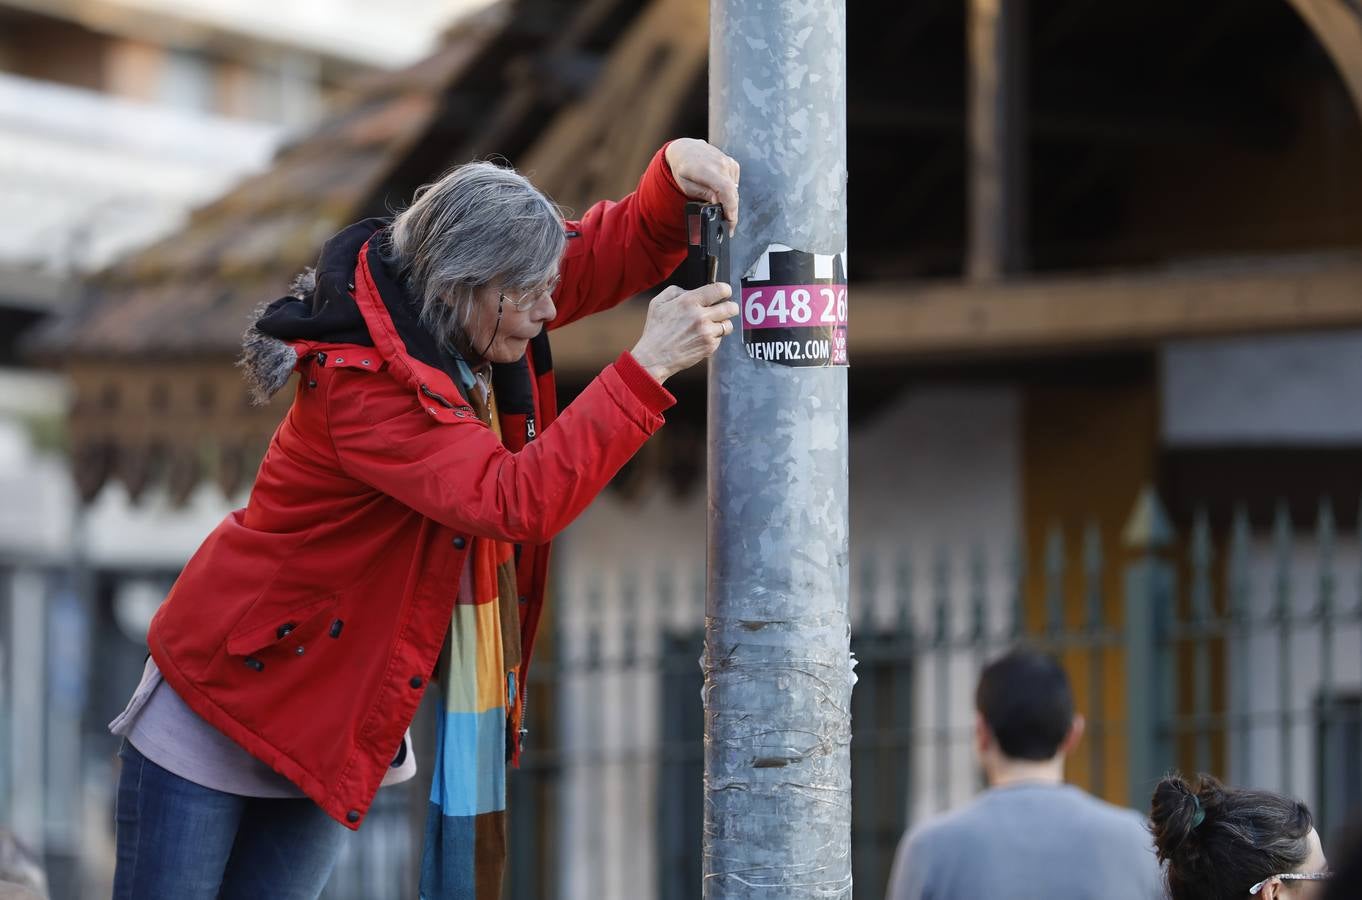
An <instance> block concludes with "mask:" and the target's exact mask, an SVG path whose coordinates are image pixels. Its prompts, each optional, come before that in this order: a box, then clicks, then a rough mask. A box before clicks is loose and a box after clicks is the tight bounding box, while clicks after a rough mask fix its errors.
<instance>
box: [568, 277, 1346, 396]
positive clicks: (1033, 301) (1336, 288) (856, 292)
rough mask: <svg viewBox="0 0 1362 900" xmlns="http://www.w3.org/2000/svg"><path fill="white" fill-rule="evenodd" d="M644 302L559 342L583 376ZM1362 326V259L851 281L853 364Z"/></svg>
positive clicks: (617, 342) (636, 329)
mask: <svg viewBox="0 0 1362 900" xmlns="http://www.w3.org/2000/svg"><path fill="white" fill-rule="evenodd" d="M644 313H645V307H644V305H643V304H642V303H641V302H638V301H635V302H633V303H627V304H624V305H623V306H621V307H619V308H617V309H615V310H613V311H611V312H608V313H603V314H601V315H598V316H593V317H591V318H590V319H589V320H587V321H586V322H585V323H583V324H580V325H575V326H573V327H571V328H567V329H564V330H563V331H561V332H558V333H556V334H555V335H554V342H553V355H554V363H555V365H556V366H557V367H558V368H559V369H560V370H562V371H564V372H571V373H576V374H583V373H588V372H590V371H593V370H595V369H599V368H602V367H604V366H605V365H607V364H608V363H609V362H610V361H611V360H612V359H614V358H615V356H617V355H618V354H619V352H620V351H621V350H625V349H628V348H630V347H632V346H633V345H634V342H635V341H637V340H638V336H639V333H640V332H641V331H642V328H643V318H644ZM1347 327H1353V328H1359V327H1362V257H1351V256H1349V257H1344V258H1336V259H1330V260H1327V261H1319V260H1303V261H1283V262H1281V263H1280V264H1278V265H1275V266H1271V267H1267V266H1264V267H1257V268H1254V269H1251V270H1250V269H1238V270H1229V271H1218V272H1208V271H1201V272H1183V273H1173V272H1167V273H1127V274H1117V275H1090V276H1068V277H1055V278H1044V279H1040V278H1037V279H1028V280H1013V281H1002V282H996V283H992V284H970V283H967V282H950V283H939V282H937V283H931V282H899V283H870V284H853V285H852V289H851V364H852V365H853V366H855V365H873V366H897V365H911V364H915V363H921V362H957V361H958V362H970V361H976V360H978V361H982V360H994V359H1000V358H1022V357H1028V356H1044V355H1055V354H1084V353H1097V352H1103V351H1106V350H1110V349H1113V348H1141V347H1154V346H1156V345H1157V344H1158V343H1160V342H1161V341H1166V340H1172V339H1176V338H1188V337H1206V336H1217V335H1233V334H1252V333H1271V332H1284V331H1306V330H1312V329H1328V328H1347Z"/></svg>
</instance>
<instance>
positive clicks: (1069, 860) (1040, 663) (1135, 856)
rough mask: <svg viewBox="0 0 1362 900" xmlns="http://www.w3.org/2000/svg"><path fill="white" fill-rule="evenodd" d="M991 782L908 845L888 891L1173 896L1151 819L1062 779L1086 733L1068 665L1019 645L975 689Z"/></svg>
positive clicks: (1131, 898) (1058, 898)
mask: <svg viewBox="0 0 1362 900" xmlns="http://www.w3.org/2000/svg"><path fill="white" fill-rule="evenodd" d="M975 707H976V710H977V715H976V718H975V749H976V750H977V752H978V754H979V761H980V763H981V765H982V766H983V770H984V775H985V777H986V779H987V781H988V789H987V790H985V791H984V792H983V793H982V794H980V795H979V796H978V797H976V798H975V799H974V800H973V801H972V802H971V803H970V804H969V805H967V806H965V807H963V808H962V809H958V810H955V811H953V812H950V813H946V814H944V815H941V816H937V817H934V818H932V819H930V820H928V821H926V822H924V823H923V824H922V825H920V826H919V827H917V828H915V829H913V830H912V831H911V832H909V833H908V835H907V836H906V837H905V838H904V839H903V841H902V842H901V843H900V844H899V849H898V854H897V855H896V856H895V859H894V871H893V874H892V875H891V877H890V880H889V894H888V900H1004V898H1006V900H1031V898H1034V900H1156V898H1163V897H1165V896H1166V895H1165V893H1164V889H1163V884H1162V876H1161V875H1160V872H1159V866H1158V863H1157V861H1156V860H1155V857H1154V842H1153V840H1152V839H1151V838H1150V835H1149V832H1148V831H1147V830H1146V828H1145V821H1144V818H1143V817H1142V816H1140V815H1139V814H1137V813H1135V812H1134V811H1132V810H1128V809H1121V808H1120V807H1116V806H1112V805H1111V804H1109V803H1107V802H1105V801H1103V800H1099V799H1097V798H1096V797H1093V796H1091V795H1090V794H1087V793H1085V792H1083V791H1081V790H1079V789H1078V788H1076V787H1073V786H1072V785H1066V784H1064V759H1065V757H1066V756H1067V755H1068V754H1069V752H1070V751H1071V750H1072V749H1073V748H1074V746H1075V745H1076V744H1077V743H1078V741H1079V739H1080V738H1081V737H1082V736H1083V717H1082V716H1080V715H1077V714H1076V713H1075V712H1074V701H1073V691H1072V689H1071V688H1070V686H1069V679H1068V677H1067V676H1066V675H1065V674H1064V670H1063V669H1062V668H1061V667H1060V665H1059V663H1058V662H1056V661H1055V660H1054V659H1053V658H1051V657H1049V656H1044V655H1042V654H1038V653H1031V652H1023V651H1016V652H1013V653H1010V654H1008V655H1007V656H1004V657H1003V658H1001V659H999V660H996V661H995V662H993V663H991V664H990V665H989V666H988V667H987V668H985V669H984V671H983V674H982V675H981V676H980V678H979V686H978V689H977V691H976V693H975Z"/></svg>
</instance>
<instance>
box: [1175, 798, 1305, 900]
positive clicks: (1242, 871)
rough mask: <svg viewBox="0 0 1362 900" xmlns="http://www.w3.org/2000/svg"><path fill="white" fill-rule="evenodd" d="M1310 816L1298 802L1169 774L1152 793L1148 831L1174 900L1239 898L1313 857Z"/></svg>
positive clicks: (1224, 899) (1293, 869) (1228, 899)
mask: <svg viewBox="0 0 1362 900" xmlns="http://www.w3.org/2000/svg"><path fill="white" fill-rule="evenodd" d="M1312 828H1314V822H1313V820H1312V819H1311V816H1310V810H1309V808H1308V807H1306V805H1305V804H1304V803H1301V802H1300V801H1299V800H1296V799H1295V798H1293V797H1287V796H1284V795H1282V794H1274V793H1272V792H1271V791H1257V790H1249V789H1244V788H1227V787H1225V786H1224V785H1222V784H1221V783H1220V782H1219V781H1216V780H1215V779H1214V778H1212V777H1211V776H1209V775H1200V776H1198V777H1197V780H1196V782H1195V783H1189V782H1187V781H1185V780H1183V778H1182V777H1181V776H1179V775H1176V774H1173V775H1168V776H1167V777H1165V778H1164V779H1163V780H1162V781H1160V782H1159V783H1158V786H1157V787H1155V788H1154V799H1153V802H1152V804H1151V807H1150V813H1149V829H1150V831H1151V832H1153V835H1154V848H1155V850H1157V851H1158V858H1159V861H1160V862H1162V863H1166V866H1165V867H1164V876H1165V878H1166V880H1167V882H1168V894H1169V896H1170V897H1171V898H1172V900H1238V898H1240V897H1247V896H1248V889H1249V886H1250V885H1252V884H1255V883H1257V882H1259V881H1262V880H1263V879H1264V878H1270V877H1272V876H1273V875H1280V874H1283V873H1286V872H1294V871H1296V869H1297V868H1298V867H1299V866H1300V865H1301V864H1302V863H1304V862H1305V861H1306V859H1308V858H1309V856H1310V841H1309V835H1310V830H1311V829H1312Z"/></svg>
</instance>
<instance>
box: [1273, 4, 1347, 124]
mask: <svg viewBox="0 0 1362 900" xmlns="http://www.w3.org/2000/svg"><path fill="white" fill-rule="evenodd" d="M1286 2H1287V3H1290V4H1291V6H1292V8H1293V9H1295V10H1296V12H1297V13H1298V14H1299V15H1300V17H1301V18H1302V19H1304V20H1305V24H1307V25H1309V26H1310V30H1311V31H1313V32H1314V33H1315V37H1316V38H1318V39H1319V42H1320V43H1321V44H1323V45H1324V49H1325V51H1326V52H1328V54H1329V58H1330V59H1332V60H1333V63H1334V66H1335V67H1337V69H1338V74H1339V77H1341V78H1342V79H1343V83H1344V85H1346V86H1347V88H1348V93H1349V94H1350V95H1352V100H1353V106H1354V107H1355V108H1356V109H1357V114H1358V116H1360V117H1362V11H1359V10H1358V8H1357V5H1356V4H1355V3H1353V2H1350V0H1286Z"/></svg>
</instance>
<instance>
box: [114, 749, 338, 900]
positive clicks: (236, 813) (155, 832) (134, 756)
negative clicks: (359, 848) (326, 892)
mask: <svg viewBox="0 0 1362 900" xmlns="http://www.w3.org/2000/svg"><path fill="white" fill-rule="evenodd" d="M118 755H119V757H120V758H122V760H123V770H122V773H121V774H120V775H119V778H118V801H117V814H116V819H117V822H118V841H117V844H118V855H117V857H118V862H117V868H116V869H115V871H114V889H113V896H114V900H246V898H251V900H260V898H270V900H315V898H316V897H317V895H318V894H320V893H321V892H322V888H324V887H325V886H326V880H327V878H329V877H330V876H331V869H332V867H334V866H335V864H336V858H337V857H338V856H339V855H340V851H341V842H342V841H343V840H344V839H345V835H346V833H347V829H346V828H345V827H344V826H343V825H341V824H340V823H338V822H336V821H334V820H332V819H331V817H330V816H328V815H327V814H326V813H324V812H322V810H321V807H319V806H317V804H315V803H313V802H312V801H311V800H308V799H282V800H280V799H262V798H258V797H241V796H238V795H236V794H225V793H223V792H222V791H215V790H212V789H211V788H206V787H201V786H200V785H197V784H194V783H193V782H192V781H186V780H185V779H183V778H181V777H180V776H178V775H174V774H172V773H170V772H167V771H166V770H165V769H163V768H161V767H160V766H158V765H156V763H154V762H152V761H151V760H149V759H147V758H146V757H145V756H143V755H142V754H141V753H139V752H137V748H136V747H134V746H133V745H132V744H130V743H128V742H127V741H124V742H123V747H122V749H121V750H119V752H118Z"/></svg>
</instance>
